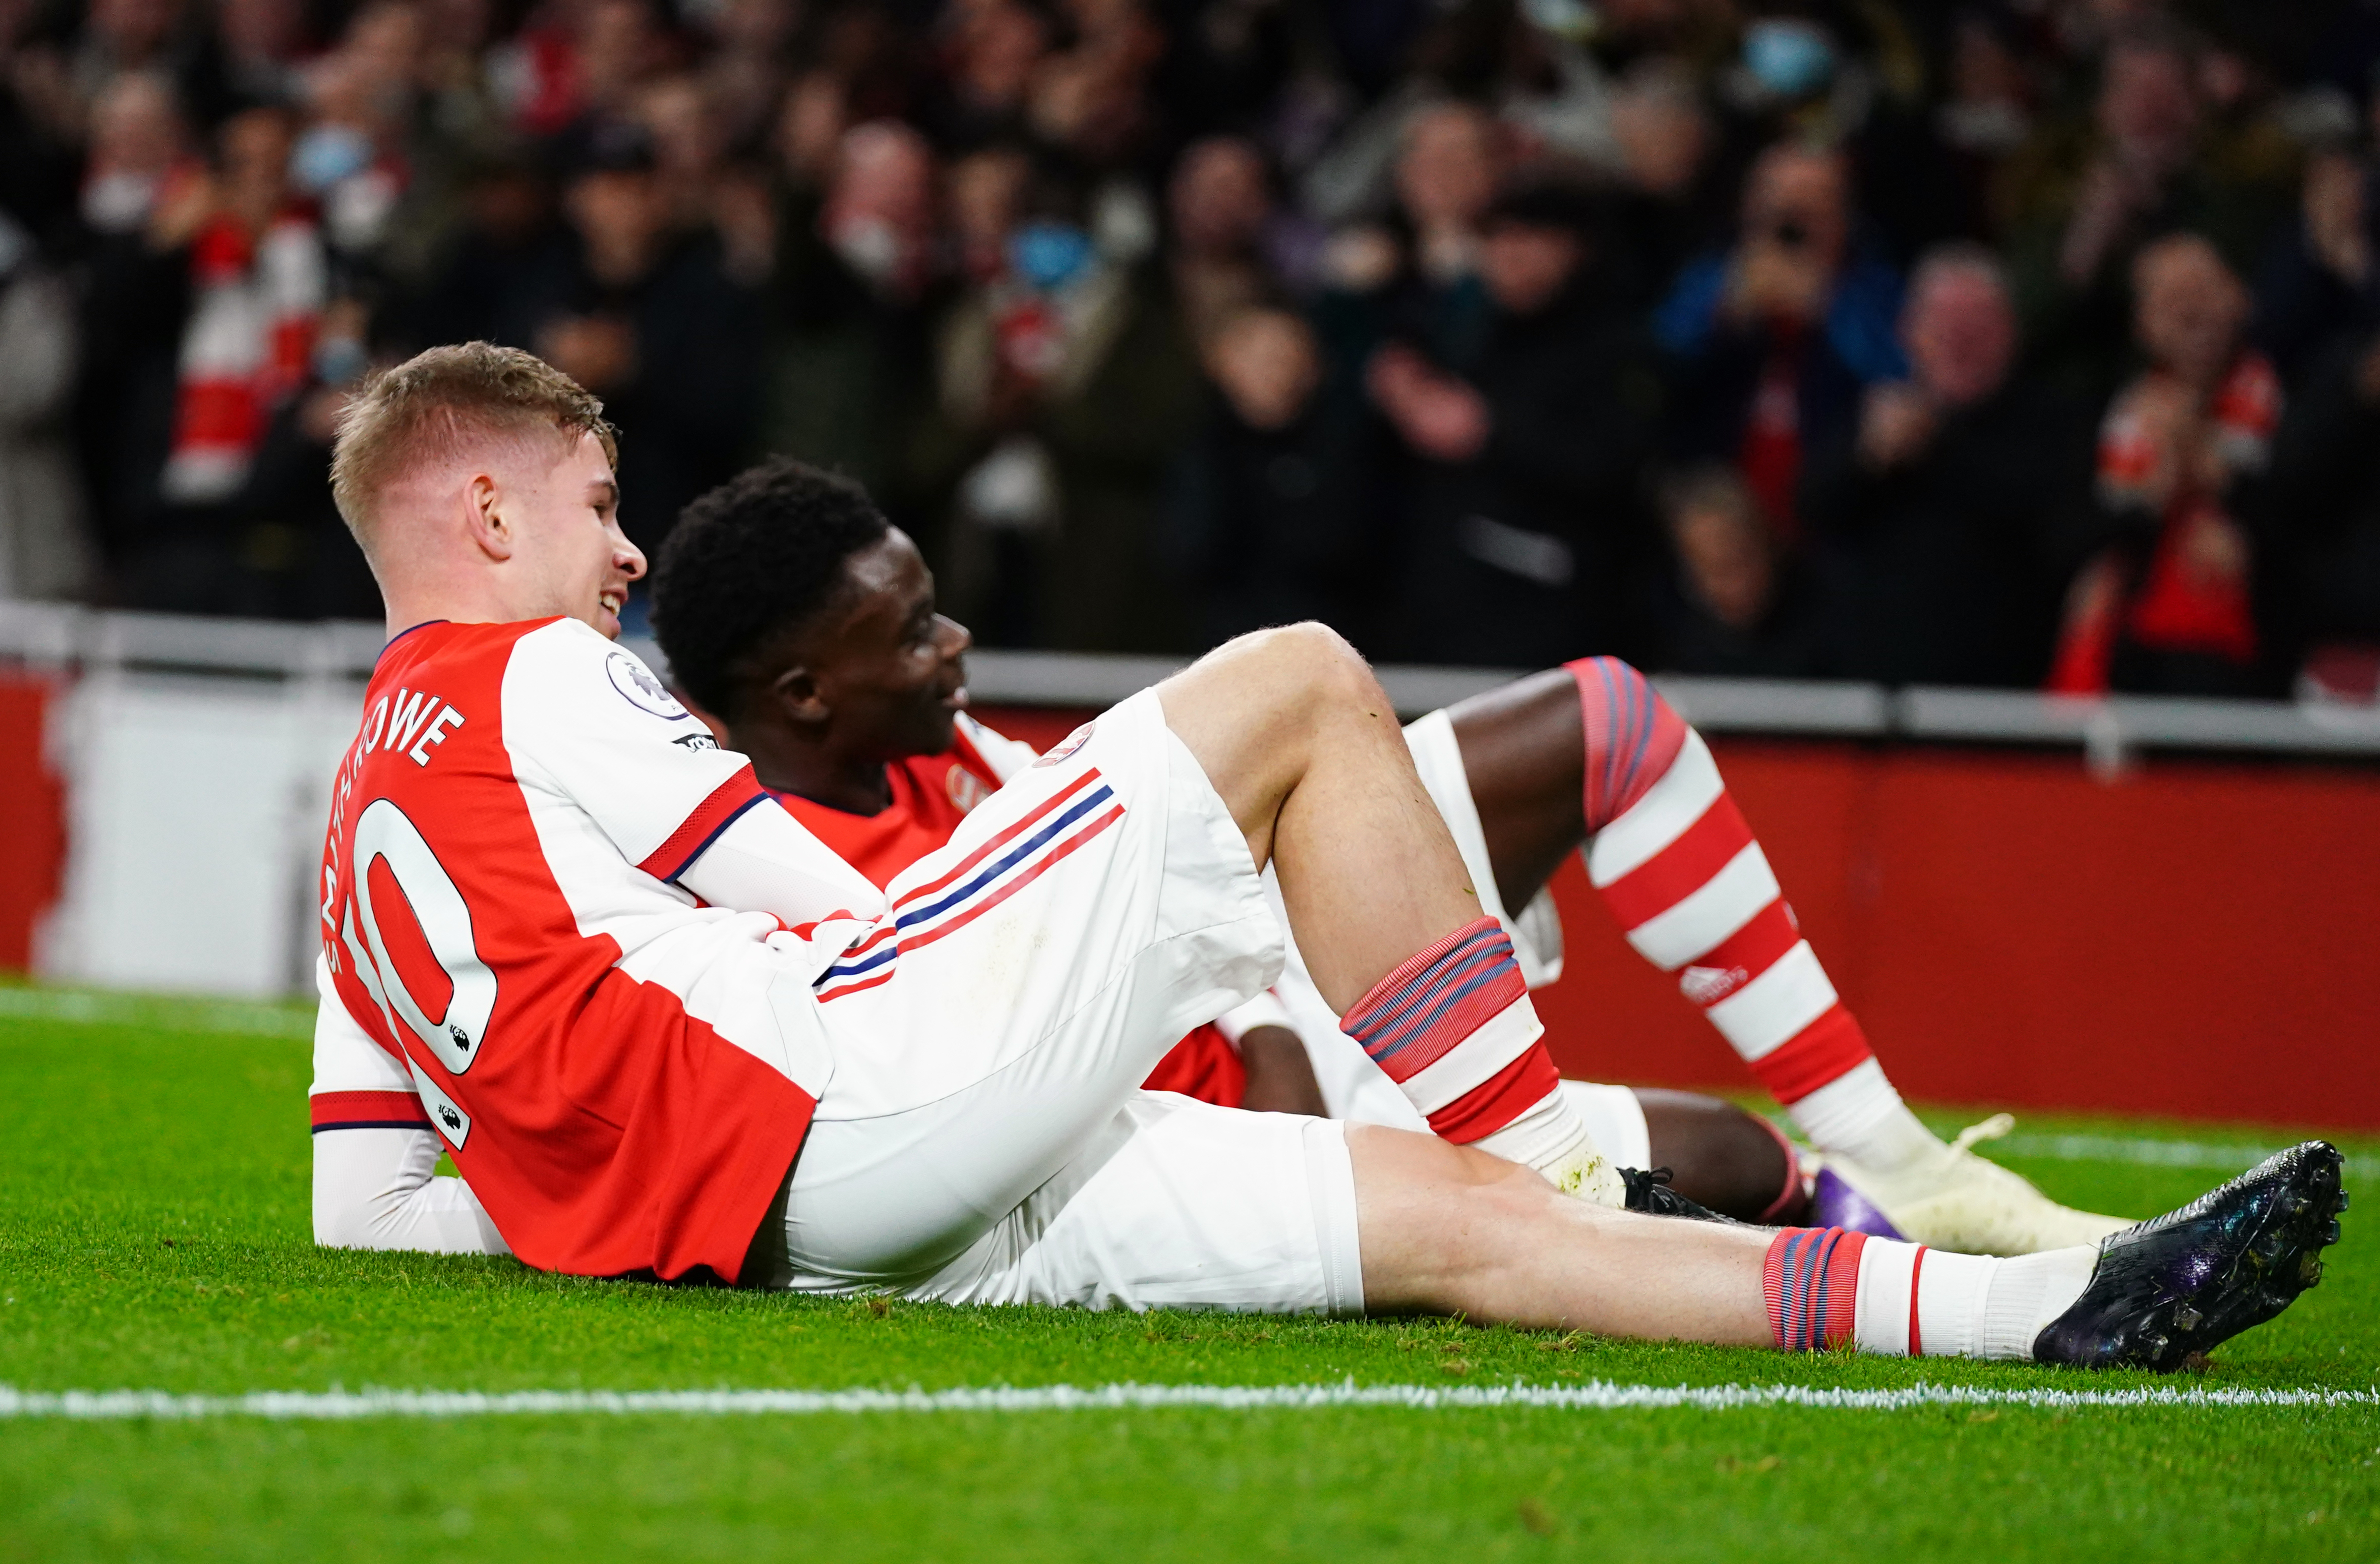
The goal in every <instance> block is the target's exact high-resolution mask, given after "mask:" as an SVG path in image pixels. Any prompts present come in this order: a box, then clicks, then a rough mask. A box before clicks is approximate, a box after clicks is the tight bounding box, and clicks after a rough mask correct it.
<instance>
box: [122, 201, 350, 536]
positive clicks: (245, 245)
mask: <svg viewBox="0 0 2380 1564" xmlns="http://www.w3.org/2000/svg"><path fill="white" fill-rule="evenodd" d="M328 287H329V276H328V270H327V268H326V266H325V265H324V261H323V255H322V239H321V237H320V236H319V235H318V234H317V233H316V231H315V228H314V224H313V220H312V219H311V218H310V217H308V216H306V215H304V214H303V213H301V212H284V213H283V214H282V215H281V216H279V217H277V218H275V219H274V220H273V225H272V226H271V227H269V228H267V229H266V230H265V231H264V234H263V236H261V238H251V237H250V236H249V234H248V232H247V231H246V230H245V229H243V228H242V227H241V226H240V225H239V224H237V223H236V222H234V221H233V220H232V219H231V218H229V217H225V216H218V217H214V218H212V219H210V220H209V221H208V223H207V224H206V226H204V227H202V228H200V230H199V234H198V237H197V238H195V239H194V240H192V241H191V244H190V291H191V300H190V318H189V320H188V322H187V323H186V324H185V325H184V326H183V328H182V352H181V370H180V386H179V390H178V392H177V394H176V405H175V409H174V448H173V452H172V454H171V455H169V456H168V457H167V458H166V461H165V472H164V479H162V482H161V487H162V488H163V490H164V495H165V498H167V499H168V500H172V501H175V502H176V503H182V504H209V503H218V502H221V501H224V500H227V499H229V498H231V497H232V496H233V495H234V494H236V493H237V492H238V491H239V489H240V486H241V485H242V484H244V483H246V482H247V481H248V469H249V466H250V465H251V464H252V463H253V462H254V461H255V459H256V452H257V448H258V447H259V446H260V445H261V444H262V443H264V430H265V426H266V425H267V424H268V423H270V422H271V421H272V418H273V411H274V409H275V408H277V407H278V406H280V405H281V404H282V403H283V402H285V401H286V400H288V398H289V397H290V396H291V395H293V394H296V392H297V389H298V388H299V387H300V386H301V385H303V384H304V383H305V380H306V373H307V367H308V365H309V363H310V360H311V358H312V357H313V352H314V332H315V328H316V327H317V326H318V325H319V324H320V322H321V319H322V304H323V298H324V295H325V293H326V292H327V291H328Z"/></svg>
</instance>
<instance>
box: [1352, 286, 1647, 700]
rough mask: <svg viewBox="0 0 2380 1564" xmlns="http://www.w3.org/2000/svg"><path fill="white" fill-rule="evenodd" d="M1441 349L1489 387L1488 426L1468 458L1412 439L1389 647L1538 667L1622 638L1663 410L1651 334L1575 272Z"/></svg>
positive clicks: (1458, 368)
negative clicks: (1539, 301) (1564, 286)
mask: <svg viewBox="0 0 2380 1564" xmlns="http://www.w3.org/2000/svg"><path fill="white" fill-rule="evenodd" d="M1439 367H1440V368H1441V369H1443V370H1447V371H1449V372H1451V373H1453V374H1456V375H1459V376H1461V377H1462V378H1463V380H1464V381H1466V382H1469V383H1470V384H1471V385H1472V386H1473V388H1474V389H1475V390H1476V391H1478V393H1479V394H1481V395H1482V396H1483V397H1485V398H1486V399H1487V402H1488V409H1489V415H1490V419H1491V432H1490V434H1489V436H1488V443H1487V446H1486V447H1485V449H1483V450H1482V451H1481V452H1480V454H1479V455H1477V456H1476V457H1475V458H1473V459H1472V460H1470V461H1467V462H1439V461H1434V460H1431V459H1429V458H1427V457H1426V456H1422V455H1418V454H1415V453H1407V454H1406V456H1405V459H1404V462H1403V468H1402V472H1401V473H1400V475H1399V482H1400V489H1401V492H1402V494H1403V502H1404V503H1403V507H1402V508H1403V517H1404V530H1405V534H1406V536H1405V542H1404V547H1403V560H1402V573H1401V580H1400V585H1399V590H1398V591H1397V593H1396V600H1397V603H1398V614H1397V620H1398V623H1397V624H1396V625H1395V626H1394V630H1395V637H1394V640H1395V642H1396V645H1395V648H1394V649H1395V654H1396V655H1399V656H1403V657H1407V658H1411V659H1413V660H1415V661H1435V662H1454V663H1470V664H1475V665H1485V666H1491V667H1510V668H1536V667H1542V666H1545V665H1547V664H1548V663H1554V662H1560V661H1566V660H1568V659H1570V658H1574V657H1582V656H1585V655H1588V654H1590V653H1595V652H1605V651H1623V652H1624V651H1626V650H1627V649H1629V647H1628V640H1629V636H1630V630H1629V625H1628V623H1627V620H1626V617H1625V613H1624V608H1625V605H1626V602H1627V600H1628V596H1629V594H1628V589H1627V588H1628V581H1629V577H1630V576H1631V573H1632V572H1633V570H1634V569H1635V568H1636V567H1637V557H1638V554H1639V552H1640V551H1641V548H1642V545H1643V541H1644V540H1645V537H1646V536H1647V531H1648V529H1647V527H1646V522H1645V506H1644V497H1643V479H1644V471H1645V461H1646V459H1647V456H1648V455H1649V453H1650V451H1651V448H1652V443H1653V434H1654V430H1655V428H1656V426H1657V421H1658V417H1659V412H1660V388H1659V386H1660V382H1659V378H1658V373H1657V371H1656V370H1655V369H1654V367H1653V363H1652V357H1651V352H1650V349H1649V346H1647V345H1646V344H1645V342H1644V340H1643V338H1642V337H1641V335H1640V334H1639V333H1638V332H1637V331H1636V329H1635V328H1634V326H1633V323H1632V322H1631V321H1630V320H1629V319H1628V318H1627V317H1625V316H1623V315H1622V314H1621V313H1620V312H1619V311H1616V310H1612V309H1606V308H1603V307H1602V305H1601V303H1600V300H1599V298H1598V297H1597V293H1596V291H1595V290H1594V289H1593V288H1592V287H1591V286H1587V285H1573V287H1572V288H1571V289H1570V290H1569V291H1568V292H1567V293H1566V294H1565V295H1564V296H1563V297H1561V298H1560V299H1558V300H1557V301H1556V302H1555V303H1553V304H1552V305H1550V306H1548V308H1547V309H1544V310H1542V311H1540V312H1538V313H1537V314H1535V315H1532V316H1513V315H1508V314H1505V313H1503V312H1501V311H1497V312H1494V313H1492V314H1491V315H1490V316H1489V318H1488V322H1487V327H1486V330H1485V331H1484V332H1483V333H1480V336H1479V341H1478V346H1476V347H1475V349H1474V350H1472V351H1471V352H1470V353H1469V354H1467V355H1462V356H1456V357H1451V358H1450V357H1441V358H1439Z"/></svg>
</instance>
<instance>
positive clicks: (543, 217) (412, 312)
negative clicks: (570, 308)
mask: <svg viewBox="0 0 2380 1564" xmlns="http://www.w3.org/2000/svg"><path fill="white" fill-rule="evenodd" d="M459 183H460V187H461V203H460V218H459V221H458V222H457V223H456V224H455V226H454V227H453V228H452V229H451V230H450V231H449V233H448V234H447V235H446V236H444V238H443V242H442V243H441V246H440V249H439V251H438V252H437V254H436V256H435V259H434V260H433V261H432V262H431V266H430V269H429V275H428V277H427V279H426V281H425V282H424V283H423V285H421V287H420V289H419V292H418V293H417V294H415V295H414V296H412V297H410V298H409V299H407V302H406V304H405V306H404V307H403V308H402V309H401V310H399V311H396V312H395V319H394V320H393V321H390V322H389V326H388V330H389V334H390V335H391V336H393V337H394V338H395V340H396V342H397V343H398V344H399V345H400V346H403V347H404V348H406V349H407V350H408V351H419V349H421V348H424V347H428V346H431V345H432V344H434V343H443V342H475V341H476V342H499V343H503V344H504V345H506V346H513V347H526V346H530V345H531V344H532V343H533V342H534V341H535V339H536V333H537V327H538V324H539V320H538V311H539V310H540V308H541V306H542V300H541V297H540V294H541V292H542V290H543V289H544V288H545V287H546V285H547V283H548V279H550V278H552V277H553V276H556V275H559V274H560V273H563V272H565V271H566V270H567V268H568V266H569V263H570V254H569V246H570V239H569V235H568V231H567V230H566V229H565V228H564V227H563V225H562V223H561V220H560V217H559V215H558V214H557V213H556V212H555V211H554V202H553V192H552V191H551V190H550V189H549V188H548V187H547V185H546V183H545V181H544V180H543V179H541V178H540V177H539V175H538V170H537V168H536V167H535V165H534V164H532V163H531V162H530V161H529V159H528V156H527V155H526V154H525V153H522V152H491V153H489V154H486V155H484V156H482V157H480V159H478V160H477V161H476V162H474V163H473V164H470V165H468V166H467V167H466V168H465V169H464V170H463V171H462V172H461V174H460V176H459Z"/></svg>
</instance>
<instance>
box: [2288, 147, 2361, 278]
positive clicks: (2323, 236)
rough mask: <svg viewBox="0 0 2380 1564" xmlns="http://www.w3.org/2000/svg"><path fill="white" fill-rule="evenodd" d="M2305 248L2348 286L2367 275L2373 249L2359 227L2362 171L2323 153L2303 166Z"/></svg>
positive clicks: (2335, 155) (2333, 154) (2340, 157)
mask: <svg viewBox="0 0 2380 1564" xmlns="http://www.w3.org/2000/svg"><path fill="white" fill-rule="evenodd" d="M2304 209H2305V236H2306V248H2307V249H2310V250H2312V251H2313V258H2314V260H2315V261H2319V262H2320V263H2321V264H2322V267H2323V269H2324V270H2325V271H2327V272H2329V273H2332V274H2333V275H2334V276H2336V277H2338V280H2339V281H2340V282H2343V283H2345V284H2347V285H2349V286H2350V287H2356V288H2360V287H2362V285H2363V283H2364V279H2365V278H2367V277H2369V276H2370V275H2371V274H2372V244H2371V240H2370V239H2369V238H2368V237H2367V236H2366V235H2365V233H2364V227H2363V168H2362V164H2358V163H2357V162H2356V161H2355V159H2353V158H2351V157H2349V156H2346V155H2345V154H2343V153H2339V152H2328V153H2325V154H2323V155H2322V156H2320V157H2317V158H2315V159H2313V161H2312V162H2310V163H2308V164H2306V175H2305V197H2304Z"/></svg>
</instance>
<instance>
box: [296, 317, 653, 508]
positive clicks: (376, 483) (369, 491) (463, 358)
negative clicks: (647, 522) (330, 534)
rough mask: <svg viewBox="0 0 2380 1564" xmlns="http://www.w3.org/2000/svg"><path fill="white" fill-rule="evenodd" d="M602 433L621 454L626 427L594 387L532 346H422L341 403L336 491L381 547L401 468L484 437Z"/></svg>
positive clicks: (563, 437)
mask: <svg viewBox="0 0 2380 1564" xmlns="http://www.w3.org/2000/svg"><path fill="white" fill-rule="evenodd" d="M589 434H591V435H593V436H594V437H595V438H596V440H597V441H598V442H600V443H601V444H602V447H603V455H605V456H607V457H609V458H611V459H612V460H613V461H614V462H616V461H618V460H619V455H620V447H619V431H618V430H614V429H613V427H612V426H611V425H610V424H608V423H606V422H605V421H604V419H603V403H602V400H601V398H600V397H598V396H597V395H596V394H594V393H593V392H591V391H589V390H588V389H587V388H586V387H585V386H583V385H580V384H579V383H578V382H577V381H575V380H572V379H571V378H570V377H569V376H568V375H565V374H564V373H563V372H562V371H561V370H557V369H555V368H554V367H553V365H551V364H549V363H547V362H546V361H545V360H544V359H542V358H538V357H537V356H536V355H535V354H532V353H524V352H522V351H521V350H520V349H519V348H517V347H499V346H496V345H495V344H494V343H492V342H465V343H458V344H455V345H454V346H448V347H432V348H430V349H428V350H426V351H424V352H421V353H417V354H415V355H414V356H413V357H412V358H407V360H406V361H405V362H404V363H402V364H399V365H396V366H395V368H393V369H388V370H382V371H381V372H380V373H378V374H376V375H373V376H372V377H371V378H370V380H368V381H366V382H364V384H363V386H362V388H361V389H360V390H358V392H357V393H356V394H355V395H354V396H353V397H352V398H350V399H349V400H348V402H347V405H346V407H344V408H343V409H341V410H340V413H339V419H338V435H337V438H336V440H335V442H334V443H333V445H332V448H331V498H332V499H333V500H334V502H335V503H337V505H338V507H339V515H341V516H342V517H343V518H345V519H346V524H347V527H348V529H349V530H350V531H352V532H354V533H355V535H356V540H357V541H358V542H359V543H361V544H363V546H364V552H366V553H367V554H369V553H370V552H371V536H370V534H371V527H372V522H373V520H374V517H373V515H372V506H373V503H374V501H375V499H376V498H377V496H378V495H379V494H380V492H381V491H383V489H385V488H386V487H387V486H388V484H389V483H390V481H391V480H392V479H395V477H396V476H397V475H398V474H400V473H402V472H404V471H406V470H407V469H408V468H410V467H415V466H417V465H419V464H420V463H422V462H425V461H437V460H441V459H451V458H452V457H453V456H454V455H456V454H457V453H459V452H460V451H461V450H462V449H463V448H464V447H466V446H467V445H468V444H470V443H472V442H473V441H475V440H484V439H488V438H491V437H492V438H495V439H500V440H501V439H506V438H513V439H518V438H523V437H528V438H532V439H534V438H538V437H540V436H551V437H553V438H554V439H556V440H559V441H562V442H565V443H571V444H575V443H577V441H578V439H579V438H580V437H581V436H584V435H589Z"/></svg>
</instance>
